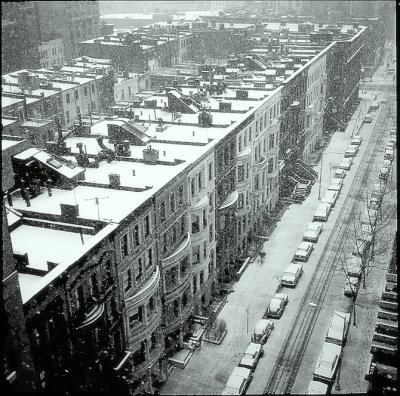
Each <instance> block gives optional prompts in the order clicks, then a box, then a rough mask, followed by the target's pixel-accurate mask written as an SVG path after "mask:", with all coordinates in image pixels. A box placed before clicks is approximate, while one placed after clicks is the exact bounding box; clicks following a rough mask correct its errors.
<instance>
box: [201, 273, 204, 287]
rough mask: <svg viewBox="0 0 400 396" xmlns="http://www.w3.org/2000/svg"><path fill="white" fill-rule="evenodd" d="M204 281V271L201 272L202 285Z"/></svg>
mask: <svg viewBox="0 0 400 396" xmlns="http://www.w3.org/2000/svg"><path fill="white" fill-rule="evenodd" d="M203 283H204V271H201V272H200V285H202V284H203Z"/></svg>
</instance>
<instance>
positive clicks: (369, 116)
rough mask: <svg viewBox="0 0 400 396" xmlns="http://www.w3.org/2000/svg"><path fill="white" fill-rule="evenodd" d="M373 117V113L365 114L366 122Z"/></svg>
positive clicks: (370, 120)
mask: <svg viewBox="0 0 400 396" xmlns="http://www.w3.org/2000/svg"><path fill="white" fill-rule="evenodd" d="M373 119H374V118H373V117H372V115H371V114H366V115H365V116H364V122H372V121H373Z"/></svg>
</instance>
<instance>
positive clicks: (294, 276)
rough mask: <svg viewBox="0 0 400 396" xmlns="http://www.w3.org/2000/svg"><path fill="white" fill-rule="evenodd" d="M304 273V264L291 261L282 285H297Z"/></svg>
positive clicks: (284, 274) (283, 276)
mask: <svg viewBox="0 0 400 396" xmlns="http://www.w3.org/2000/svg"><path fill="white" fill-rule="evenodd" d="M302 273H303V264H295V263H290V264H289V265H288V267H287V268H286V271H285V272H284V273H283V275H282V279H281V286H287V287H295V286H296V285H297V282H298V281H299V279H300V277H301V275H302Z"/></svg>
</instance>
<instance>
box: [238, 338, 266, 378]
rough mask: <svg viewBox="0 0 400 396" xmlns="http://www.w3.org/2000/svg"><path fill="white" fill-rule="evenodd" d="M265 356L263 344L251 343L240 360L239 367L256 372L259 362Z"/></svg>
mask: <svg viewBox="0 0 400 396" xmlns="http://www.w3.org/2000/svg"><path fill="white" fill-rule="evenodd" d="M263 354H264V349H263V347H262V345H261V344H255V343H254V342H250V344H249V346H248V347H247V348H246V351H245V352H244V354H243V357H242V359H241V360H240V363H239V367H246V368H248V369H250V370H251V371H254V370H255V369H256V367H257V364H258V361H259V360H260V358H261V357H262V356H263Z"/></svg>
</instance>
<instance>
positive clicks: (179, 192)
mask: <svg viewBox="0 0 400 396" xmlns="http://www.w3.org/2000/svg"><path fill="white" fill-rule="evenodd" d="M178 204H179V206H181V205H183V186H179V190H178Z"/></svg>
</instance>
